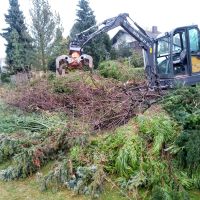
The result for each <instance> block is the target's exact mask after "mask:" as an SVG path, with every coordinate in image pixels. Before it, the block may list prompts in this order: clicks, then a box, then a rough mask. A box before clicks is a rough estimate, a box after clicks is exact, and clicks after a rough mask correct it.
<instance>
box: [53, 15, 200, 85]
mask: <svg viewBox="0 0 200 200" xmlns="http://www.w3.org/2000/svg"><path fill="white" fill-rule="evenodd" d="M116 27H121V28H123V29H124V30H125V31H126V32H127V33H128V34H130V35H131V36H132V37H133V38H134V39H135V40H137V41H138V42H139V44H140V46H141V47H142V49H143V52H144V53H143V57H144V68H145V73H146V77H147V80H148V83H149V86H150V87H151V88H155V87H160V88H173V87H175V86H176V85H196V84H197V83H198V82H200V31H199V28H198V26H197V25H191V26H183V27H177V28H175V29H174V30H172V31H171V32H166V33H162V34H160V35H159V36H158V37H157V38H152V37H150V36H149V35H148V34H147V33H146V31H145V30H144V29H143V28H142V27H141V26H139V25H138V24H137V23H136V22H134V21H133V20H132V19H131V18H130V17H129V14H127V13H122V14H119V15H118V16H116V17H113V18H110V19H106V20H105V21H103V22H102V23H100V24H99V25H96V26H92V27H90V28H89V29H87V30H85V31H83V32H81V33H79V34H76V36H75V39H74V40H73V41H72V42H71V43H70V48H69V55H62V56H59V57H57V59H56V68H57V71H58V72H59V73H61V70H62V64H63V63H64V64H66V65H67V67H68V68H79V69H81V68H82V67H83V66H84V65H87V66H89V68H90V69H91V70H92V68H93V60H92V57H91V56H90V55H87V54H84V53H83V47H84V45H86V44H87V43H88V42H89V41H90V40H92V39H93V38H94V37H95V36H97V35H99V34H101V33H105V32H108V31H110V30H112V29H114V28H116Z"/></svg>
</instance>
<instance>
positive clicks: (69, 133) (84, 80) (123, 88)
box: [0, 72, 200, 200]
mask: <svg viewBox="0 0 200 200" xmlns="http://www.w3.org/2000/svg"><path fill="white" fill-rule="evenodd" d="M9 94H10V95H9V96H8V95H6V97H5V95H3V96H4V100H5V101H6V102H7V104H4V103H1V104H0V108H1V109H0V121H1V123H0V131H1V134H0V165H1V164H2V163H5V162H6V163H8V165H6V167H5V168H4V169H3V170H0V180H5V181H8V180H13V179H19V178H25V177H27V176H29V175H31V174H33V173H36V172H38V171H39V170H40V169H41V167H43V166H45V165H46V164H47V163H48V162H49V161H51V160H54V161H55V164H54V165H53V167H52V170H51V171H50V172H49V173H48V174H46V175H43V174H38V175H37V176H38V180H39V183H40V187H41V190H42V191H44V190H47V189H52V190H54V191H55V190H58V189H59V188H60V187H62V188H63V187H64V188H68V189H70V190H73V191H74V192H75V193H76V194H85V195H91V197H93V198H97V197H99V195H100V194H101V193H102V191H103V190H104V186H105V185H106V184H105V183H109V184H110V185H111V186H112V187H113V188H115V189H117V190H119V191H120V192H121V193H122V195H123V196H125V197H126V198H127V199H154V200H158V199H159V200H160V199H170V200H182V199H189V195H188V193H187V190H189V189H199V188H200V176H199V166H200V165H199V164H200V159H199V155H200V154H199V146H200V145H199V143H200V138H199V135H200V134H199V125H200V124H199V113H200V112H199V109H200V104H199V102H200V101H199V100H200V89H199V87H196V88H189V87H188V88H182V89H178V90H175V91H174V92H173V93H169V95H166V96H165V97H164V99H163V100H162V105H163V107H164V109H165V110H166V111H167V112H168V113H169V114H170V115H171V116H172V117H173V118H174V119H175V120H174V121H173V120H172V119H173V118H171V117H169V115H168V114H167V113H166V112H164V111H163V110H162V109H161V108H159V107H158V108H159V109H158V111H156V109H155V108H157V107H156V106H155V107H154V108H153V109H152V111H151V112H150V111H148V112H146V114H141V113H143V112H144V111H145V110H146V109H147V108H148V107H150V106H151V104H152V103H155V101H156V100H158V99H159V98H160V97H161V95H160V94H157V93H155V92H150V91H148V90H146V86H145V85H142V87H141V83H140V85H138V84H137V83H136V82H134V84H132V85H124V84H122V83H121V82H119V81H116V80H114V79H106V78H102V77H101V76H98V75H94V76H92V77H91V76H90V75H89V74H88V73H87V72H76V73H72V74H70V75H69V76H66V77H63V78H59V79H57V78H55V77H54V76H53V75H50V76H48V77H47V78H44V79H43V80H36V81H34V82H31V83H30V84H29V85H26V86H23V87H21V86H20V87H18V88H16V89H14V90H12V92H10V93H9ZM8 104H9V105H13V106H15V108H13V107H11V106H8ZM16 107H18V108H16ZM5 111H6V112H5ZM125 123H126V124H125ZM120 125H121V126H120ZM119 126H120V127H119ZM99 129H100V130H104V134H97V133H98V132H96V131H95V130H99ZM94 133H95V135H94Z"/></svg>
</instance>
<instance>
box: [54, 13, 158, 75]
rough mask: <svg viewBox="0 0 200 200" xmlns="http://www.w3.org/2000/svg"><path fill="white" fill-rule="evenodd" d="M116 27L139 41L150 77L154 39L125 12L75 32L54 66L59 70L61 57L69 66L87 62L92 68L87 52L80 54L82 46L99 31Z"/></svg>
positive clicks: (103, 31)
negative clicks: (68, 46) (66, 48)
mask: <svg viewBox="0 0 200 200" xmlns="http://www.w3.org/2000/svg"><path fill="white" fill-rule="evenodd" d="M116 27H122V28H123V29H124V30H125V31H127V32H128V33H129V34H130V35H131V36H132V37H133V38H135V40H137V41H138V42H139V43H140V45H141V47H142V48H143V49H144V52H145V58H144V59H145V70H146V72H147V77H148V79H152V74H155V69H154V56H153V51H154V50H153V46H154V40H153V38H151V37H149V36H148V35H147V34H146V32H145V30H144V29H142V28H141V27H140V26H139V25H138V24H137V23H136V22H134V21H133V20H132V19H131V18H130V17H129V15H128V14H127V13H123V14H119V15H118V16H117V17H113V18H110V19H107V20H105V21H103V22H102V23H100V24H98V25H95V26H92V27H90V28H89V29H87V30H85V31H83V32H81V33H79V34H76V36H75V39H74V40H73V41H72V42H71V43H70V49H69V50H70V52H69V55H68V56H67V55H63V56H61V57H58V58H57V60H56V61H57V62H56V63H57V66H56V68H57V69H58V71H59V70H60V64H59V63H60V61H61V60H63V58H64V60H65V62H66V63H67V66H68V67H69V68H70V67H71V68H81V67H82V66H83V65H84V64H85V63H87V64H88V65H89V68H90V69H91V70H92V68H93V62H92V57H91V56H89V55H87V54H82V48H83V47H84V45H85V44H87V43H88V42H89V41H90V40H92V39H93V38H94V37H95V36H97V35H99V34H101V33H106V32H108V31H110V30H112V29H114V28H116Z"/></svg>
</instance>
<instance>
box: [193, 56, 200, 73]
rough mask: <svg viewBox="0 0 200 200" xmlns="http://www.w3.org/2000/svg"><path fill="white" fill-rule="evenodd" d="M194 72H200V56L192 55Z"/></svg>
mask: <svg viewBox="0 0 200 200" xmlns="http://www.w3.org/2000/svg"><path fill="white" fill-rule="evenodd" d="M191 60H192V73H197V72H200V58H198V57H197V56H192V58H191Z"/></svg>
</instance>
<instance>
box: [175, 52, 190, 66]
mask: <svg viewBox="0 0 200 200" xmlns="http://www.w3.org/2000/svg"><path fill="white" fill-rule="evenodd" d="M186 61H187V50H186V49H183V50H182V51H181V53H180V56H179V58H178V59H177V60H175V61H173V64H174V65H175V64H181V65H185V64H186Z"/></svg>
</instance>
